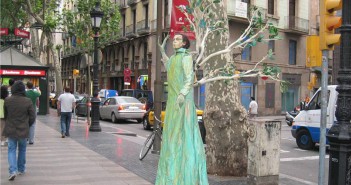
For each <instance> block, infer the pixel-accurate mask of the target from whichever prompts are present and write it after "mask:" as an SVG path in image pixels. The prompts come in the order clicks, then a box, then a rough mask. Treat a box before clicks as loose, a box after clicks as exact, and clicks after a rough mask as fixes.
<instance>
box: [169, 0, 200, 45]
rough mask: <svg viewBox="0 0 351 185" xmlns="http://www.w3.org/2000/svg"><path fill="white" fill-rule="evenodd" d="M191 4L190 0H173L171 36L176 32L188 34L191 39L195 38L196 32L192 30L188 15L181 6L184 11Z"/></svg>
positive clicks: (190, 16) (191, 17)
mask: <svg viewBox="0 0 351 185" xmlns="http://www.w3.org/2000/svg"><path fill="white" fill-rule="evenodd" d="M188 5H189V2H188V0H173V6H172V14H171V27H170V30H171V34H170V35H171V38H173V37H174V35H175V34H183V35H186V36H188V38H189V39H190V40H195V33H194V32H192V31H190V22H189V21H188V20H187V18H186V16H185V15H184V13H183V12H182V11H180V8H181V9H183V10H184V11H185V10H186V7H187V6H188ZM189 18H190V19H193V16H192V15H189Z"/></svg>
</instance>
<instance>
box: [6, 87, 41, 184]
mask: <svg viewBox="0 0 351 185" xmlns="http://www.w3.org/2000/svg"><path fill="white" fill-rule="evenodd" d="M11 92H12V96H10V97H8V98H6V99H5V103H4V111H5V128H4V131H3V135H4V136H6V137H7V138H8V163H9V174H10V175H9V180H10V181H11V180H14V179H15V177H16V175H17V174H19V175H21V174H24V173H25V171H26V150H27V138H28V135H29V127H30V126H31V124H32V123H33V122H34V120H35V112H34V109H33V105H32V101H31V100H30V99H29V98H27V97H26V87H25V85H24V83H23V82H22V81H16V82H15V83H14V84H13V86H12V88H11ZM17 147H18V157H17V158H16V153H17Z"/></svg>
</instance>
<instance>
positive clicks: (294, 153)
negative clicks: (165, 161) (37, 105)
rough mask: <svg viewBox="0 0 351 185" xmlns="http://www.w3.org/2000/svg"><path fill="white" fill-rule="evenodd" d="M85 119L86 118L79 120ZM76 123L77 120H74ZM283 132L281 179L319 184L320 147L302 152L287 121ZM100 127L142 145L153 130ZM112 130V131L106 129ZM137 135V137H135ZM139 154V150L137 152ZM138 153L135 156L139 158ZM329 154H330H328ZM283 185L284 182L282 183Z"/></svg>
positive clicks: (134, 126) (125, 123) (132, 123)
mask: <svg viewBox="0 0 351 185" xmlns="http://www.w3.org/2000/svg"><path fill="white" fill-rule="evenodd" d="M79 119H84V118H79ZM74 121H76V120H74ZM281 121H282V130H281V144H280V146H281V149H280V177H284V178H286V179H293V180H294V181H298V182H300V183H301V184H318V165H319V153H318V145H317V147H316V148H315V149H314V150H312V151H306V150H301V149H299V148H298V147H297V145H296V141H295V138H293V137H292V135H291V132H290V128H291V127H289V126H288V125H287V124H286V123H285V120H284V119H282V120H281ZM100 125H101V127H102V128H105V129H103V131H102V132H106V133H110V134H116V132H115V131H112V130H118V132H120V133H119V134H118V135H119V137H121V138H123V139H125V140H128V141H130V142H133V143H135V144H138V145H140V148H141V145H142V144H143V142H144V141H145V139H146V137H147V136H148V135H149V134H150V133H151V130H144V129H143V127H142V124H139V123H137V122H136V121H133V120H130V121H123V122H122V123H117V124H116V123H112V122H111V121H110V120H103V121H100ZM106 128H110V129H111V130H110V129H106ZM133 134H136V137H135V135H133ZM136 152H138V150H136ZM137 154H138V153H136V154H133V156H135V157H136V156H137ZM327 154H328V152H327ZM153 155H154V154H150V153H149V154H148V156H147V157H146V158H145V159H144V161H143V162H145V163H149V162H150V158H151V160H152V161H154V160H157V158H154V157H150V156H153ZM328 157H329V156H328V155H327V156H326V159H325V164H326V167H327V168H328ZM327 168H326V169H325V176H324V177H325V178H326V182H327V180H328V169H327ZM280 184H283V182H280Z"/></svg>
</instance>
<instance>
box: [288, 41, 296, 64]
mask: <svg viewBox="0 0 351 185" xmlns="http://www.w3.org/2000/svg"><path fill="white" fill-rule="evenodd" d="M296 45H297V43H296V41H295V40H289V64H290V65H296Z"/></svg>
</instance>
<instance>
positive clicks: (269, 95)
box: [266, 83, 275, 108]
mask: <svg viewBox="0 0 351 185" xmlns="http://www.w3.org/2000/svg"><path fill="white" fill-rule="evenodd" d="M274 99H275V84H274V83H267V84H266V108H274V103H275V101H274Z"/></svg>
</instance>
